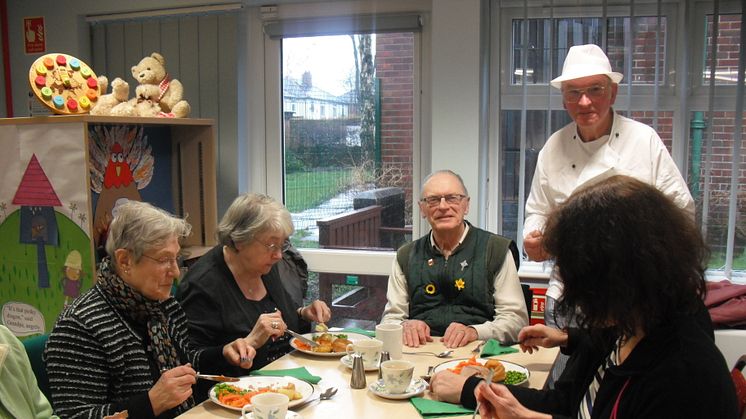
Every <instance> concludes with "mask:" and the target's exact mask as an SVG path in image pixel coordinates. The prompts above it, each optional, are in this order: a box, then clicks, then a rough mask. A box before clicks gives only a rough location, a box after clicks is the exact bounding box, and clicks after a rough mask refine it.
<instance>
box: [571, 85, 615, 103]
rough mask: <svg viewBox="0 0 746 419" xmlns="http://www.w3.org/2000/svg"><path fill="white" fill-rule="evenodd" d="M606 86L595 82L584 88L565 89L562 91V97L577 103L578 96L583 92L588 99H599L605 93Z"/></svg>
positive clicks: (578, 100)
mask: <svg viewBox="0 0 746 419" xmlns="http://www.w3.org/2000/svg"><path fill="white" fill-rule="evenodd" d="M606 87H607V86H604V85H602V84H597V85H595V86H591V87H588V88H585V89H565V90H563V91H562V97H563V98H564V99H565V102H567V103H578V102H580V98H581V97H583V95H584V94H585V95H586V96H588V99H599V98H602V97H604V95H606Z"/></svg>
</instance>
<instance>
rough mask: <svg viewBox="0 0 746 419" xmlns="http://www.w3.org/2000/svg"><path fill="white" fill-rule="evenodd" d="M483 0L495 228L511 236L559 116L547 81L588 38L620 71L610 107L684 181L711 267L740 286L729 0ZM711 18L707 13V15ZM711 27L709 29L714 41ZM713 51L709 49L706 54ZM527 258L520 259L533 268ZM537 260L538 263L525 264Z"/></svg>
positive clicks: (745, 198)
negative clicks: (658, 149)
mask: <svg viewBox="0 0 746 419" xmlns="http://www.w3.org/2000/svg"><path fill="white" fill-rule="evenodd" d="M584 3H585V4H584V5H583V7H578V6H577V3H573V4H572V5H567V6H565V5H562V4H560V3H554V6H552V7H546V6H545V7H541V8H536V7H531V5H530V4H529V3H528V2H527V1H526V2H519V1H516V2H505V1H503V2H498V1H496V2H493V3H492V20H491V26H492V28H493V30H492V39H495V40H497V42H494V43H493V47H492V50H491V54H494V55H495V56H497V57H499V60H492V62H493V63H495V62H499V63H500V64H499V68H492V69H491V71H490V73H491V85H492V86H493V89H492V90H493V91H492V95H493V97H494V98H495V100H494V101H493V103H499V106H498V109H496V110H493V111H492V112H493V113H492V115H493V120H497V121H499V124H498V126H497V129H495V130H493V133H494V134H493V138H491V141H492V144H494V145H495V149H496V150H497V155H498V158H497V159H496V162H497V164H496V166H497V167H496V168H495V169H493V170H494V171H495V172H496V175H497V179H499V180H500V183H499V185H498V187H497V188H498V201H499V210H498V211H497V212H496V214H497V218H498V220H497V224H498V226H499V229H501V231H502V234H504V235H506V236H509V237H512V238H514V239H515V240H516V241H518V242H519V243H521V242H522V237H523V234H524V233H523V231H522V226H523V221H524V213H523V210H524V205H525V202H526V199H527V198H528V194H529V190H530V185H531V180H532V178H533V173H534V168H535V164H536V158H537V155H538V152H539V150H541V148H542V147H543V145H544V143H545V142H546V140H547V139H548V138H549V136H550V135H551V134H552V133H553V132H554V131H556V130H558V129H559V128H561V127H562V126H564V125H565V124H567V123H568V122H570V118H569V117H568V115H567V113H566V112H565V111H564V109H563V105H562V98H561V94H560V92H559V91H558V90H556V89H554V88H552V87H550V86H549V81H550V80H551V79H553V78H554V77H557V76H558V75H559V74H560V73H561V70H562V64H563V62H564V58H565V55H566V53H567V50H568V49H569V48H570V47H571V46H573V45H579V44H586V43H595V44H597V45H599V46H601V48H602V49H604V51H606V53H607V55H608V56H609V59H610V61H611V63H612V67H613V69H614V70H615V71H619V72H621V73H623V74H624V79H623V80H622V82H621V83H620V86H619V92H618V96H617V101H616V104H615V106H614V109H615V110H616V111H617V112H619V113H621V114H622V115H625V116H628V117H630V118H633V119H636V120H638V121H640V122H643V123H646V124H648V125H650V126H652V127H653V128H655V129H656V130H657V131H658V133H659V135H660V137H661V139H662V140H663V142H664V144H665V145H666V147H667V148H668V150H669V151H670V152H671V153H672V155H673V157H674V160H675V162H676V164H677V165H678V167H679V169H680V170H681V172H682V174H683V175H684V177H685V179H686V180H687V182H688V185H689V188H690V191H691V192H692V195H693V196H694V198H695V202H696V205H697V222H698V223H699V225H700V226H701V227H702V231H703V234H704V235H705V237H706V240H707V242H708V244H709V246H710V248H711V251H712V257H711V261H710V271H711V273H712V274H713V275H717V276H718V277H723V276H725V277H727V278H731V279H733V278H735V280H736V281H746V278H744V277H743V275H745V273H746V250H744V249H745V248H746V224H744V223H746V192H744V191H746V173H744V159H746V150H745V148H744V147H743V145H742V142H743V140H742V135H741V131H742V130H743V124H742V118H737V116H738V114H739V113H742V112H743V109H737V108H736V105H737V103H736V100H735V99H736V97H738V95H743V94H744V93H743V87H744V86H743V85H740V86H739V85H738V83H737V80H738V69H739V58H740V56H741V55H742V54H743V51H744V47H743V45H741V42H740V34H741V23H742V21H743V19H742V17H743V14H742V13H743V12H742V10H741V9H740V6H739V5H738V4H736V3H735V2H734V3H728V2H720V4H721V7H720V8H719V10H717V11H715V10H713V3H712V2H703V3H697V4H696V7H694V8H692V7H684V6H686V5H685V4H684V2H683V1H676V2H666V3H662V2H658V3H644V4H635V3H634V2H630V3H629V4H627V5H619V4H618V3H616V4H615V5H614V6H613V7H610V6H607V5H606V2H600V1H598V2H584ZM715 16H717V18H715ZM714 33H717V36H716V37H715V36H713V34H714ZM713 51H717V54H714V55H713ZM531 265H532V264H530V263H528V264H524V266H531ZM533 266H536V265H533Z"/></svg>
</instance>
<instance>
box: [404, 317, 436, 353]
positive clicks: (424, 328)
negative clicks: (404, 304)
mask: <svg viewBox="0 0 746 419" xmlns="http://www.w3.org/2000/svg"><path fill="white" fill-rule="evenodd" d="M402 327H403V328H404V331H403V333H402V340H403V341H404V344H405V345H407V346H410V347H412V348H419V346H420V345H424V344H425V343H427V342H432V341H433V338H432V337H430V326H428V325H427V323H425V322H423V321H422V320H405V321H404V322H402Z"/></svg>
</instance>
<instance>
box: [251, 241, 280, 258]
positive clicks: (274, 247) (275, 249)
mask: <svg viewBox="0 0 746 419" xmlns="http://www.w3.org/2000/svg"><path fill="white" fill-rule="evenodd" d="M254 240H256V239H254ZM256 241H257V243H259V244H261V245H262V246H264V248H266V249H267V252H269V253H280V254H282V252H283V250H284V249H285V243H283V244H281V245H276V244H274V243H271V244H267V243H262V242H260V241H259V240H256Z"/></svg>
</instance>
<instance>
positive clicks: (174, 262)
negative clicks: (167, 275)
mask: <svg viewBox="0 0 746 419" xmlns="http://www.w3.org/2000/svg"><path fill="white" fill-rule="evenodd" d="M142 256H143V257H144V258H147V259H150V260H152V261H153V262H155V263H157V264H158V266H159V267H161V268H162V269H168V268H170V267H173V266H175V267H176V268H177V269H178V268H179V259H178V258H169V257H162V258H158V259H156V258H154V257H151V256H148V255H146V254H143V255H142Z"/></svg>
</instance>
